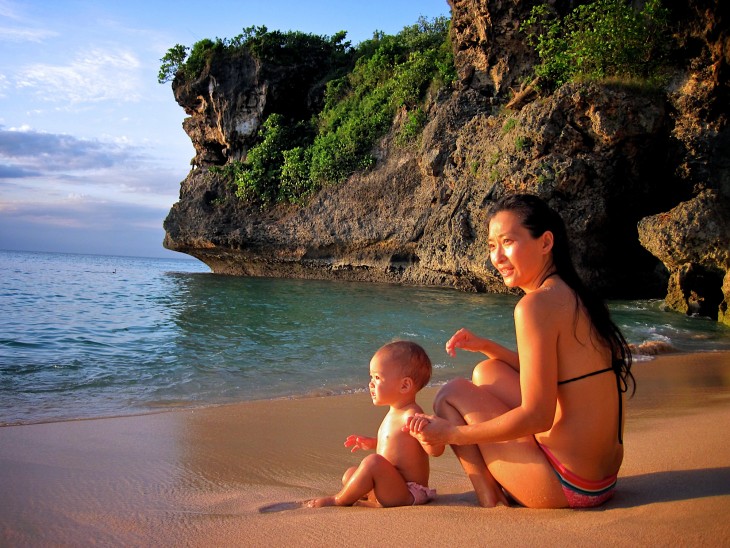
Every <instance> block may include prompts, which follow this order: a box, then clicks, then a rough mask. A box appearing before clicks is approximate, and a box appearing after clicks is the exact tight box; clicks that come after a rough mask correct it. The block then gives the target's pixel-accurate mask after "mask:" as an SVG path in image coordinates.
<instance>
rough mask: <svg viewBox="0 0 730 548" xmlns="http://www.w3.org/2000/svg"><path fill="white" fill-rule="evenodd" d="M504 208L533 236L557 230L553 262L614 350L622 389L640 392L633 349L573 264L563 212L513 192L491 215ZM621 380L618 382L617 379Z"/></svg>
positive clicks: (600, 333)
mask: <svg viewBox="0 0 730 548" xmlns="http://www.w3.org/2000/svg"><path fill="white" fill-rule="evenodd" d="M500 211H511V212H513V213H515V214H516V215H518V216H519V217H520V219H521V220H522V226H524V227H525V228H526V229H527V230H528V231H529V232H530V234H531V235H532V237H533V238H539V237H540V236H542V235H543V234H544V233H545V232H547V231H548V230H549V231H550V232H552V233H553V250H552V251H553V265H554V267H555V272H556V273H557V274H558V276H560V278H561V279H562V280H563V281H564V282H565V283H566V284H568V287H570V288H571V289H572V290H573V292H574V293H575V296H576V308H577V307H578V306H580V303H582V304H583V307H584V308H585V310H586V312H587V314H588V317H589V318H590V320H591V323H592V324H593V328H594V329H595V331H596V332H597V333H598V335H599V336H600V337H601V338H602V339H603V340H604V341H605V342H606V344H608V346H609V348H610V349H611V356H612V360H611V367H612V368H613V370H614V372H615V373H616V378H617V379H618V380H620V385H619V389H620V390H621V391H622V392H626V391H627V390H628V385H629V382H631V386H632V388H633V390H632V394H633V392H635V391H636V380H635V379H634V376H633V374H632V373H631V362H632V357H631V350H630V349H629V345H628V343H627V342H626V339H624V336H623V334H622V333H621V330H620V329H619V328H618V326H617V325H616V324H615V323H614V322H613V320H612V319H611V315H610V313H609V311H608V307H607V306H606V303H605V302H604V301H603V300H602V299H600V298H599V297H598V296H597V295H596V294H595V293H594V292H593V291H591V290H590V289H588V287H586V285H585V284H584V283H583V280H581V278H580V276H578V273H577V272H576V270H575V267H574V266H573V260H572V258H571V256H570V246H569V243H568V233H567V231H566V230H565V223H564V222H563V219H562V218H561V217H560V215H559V214H558V213H557V212H556V211H554V210H553V209H551V208H550V206H548V205H547V204H546V203H545V202H544V201H543V200H541V199H540V198H538V197H537V196H533V195H532V194H512V195H509V196H505V197H503V198H502V199H500V200H499V201H497V202H495V203H494V204H492V206H491V208H490V214H489V218H490V219H491V218H492V217H493V216H494V215H495V214H496V213H499V212H500ZM617 382H618V381H617Z"/></svg>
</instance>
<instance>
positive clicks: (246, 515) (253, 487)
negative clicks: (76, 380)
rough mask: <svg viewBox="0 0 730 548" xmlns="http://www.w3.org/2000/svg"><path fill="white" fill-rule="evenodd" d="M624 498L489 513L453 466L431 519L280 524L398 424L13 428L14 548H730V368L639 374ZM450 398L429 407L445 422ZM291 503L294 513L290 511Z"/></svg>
mask: <svg viewBox="0 0 730 548" xmlns="http://www.w3.org/2000/svg"><path fill="white" fill-rule="evenodd" d="M633 371H634V374H635V376H636V378H637V384H638V387H637V393H636V396H635V397H634V398H633V399H627V405H626V408H627V419H626V429H625V430H626V431H625V444H626V448H627V451H626V457H625V460H624V464H623V466H622V468H621V471H620V473H619V486H618V492H617V494H616V496H615V497H614V499H612V500H611V501H609V502H608V503H607V504H606V505H604V506H602V507H599V508H597V509H593V510H580V511H576V510H529V509H525V508H519V507H517V508H496V509H483V508H479V507H478V506H476V498H475V496H474V494H473V492H472V490H471V485H470V484H469V482H468V480H467V479H466V478H465V477H464V475H463V473H462V472H461V469H460V467H459V465H458V462H457V461H456V459H455V457H454V456H453V453H452V452H451V451H450V450H447V451H446V453H445V454H444V456H442V457H439V458H437V459H431V467H432V472H431V481H430V484H431V486H432V487H435V488H436V489H437V490H438V492H439V496H438V498H437V499H436V501H434V502H432V503H430V504H428V505H425V506H419V507H404V508H392V509H366V508H325V509H303V508H300V509H296V510H285V511H279V512H265V511H262V509H265V508H267V507H269V508H271V506H272V505H281V506H275V508H282V509H284V508H288V507H289V506H287V505H286V503H291V502H293V501H301V500H305V499H308V498H311V497H313V496H319V495H323V494H330V493H332V492H334V491H335V490H337V489H338V486H339V478H340V477H341V475H342V473H343V472H344V470H345V468H347V467H348V466H351V465H353V464H355V463H357V462H359V460H360V459H361V458H362V457H363V455H364V453H361V452H358V453H354V454H351V453H350V452H349V450H347V449H345V448H344V447H343V446H342V443H343V441H344V438H345V437H346V436H347V435H348V434H351V433H359V434H372V430H373V429H374V428H377V425H378V423H379V422H380V419H381V418H382V415H383V409H382V408H379V407H374V406H372V404H371V403H370V401H369V400H368V399H367V398H365V397H363V395H362V394H348V395H335V396H322V397H303V398H291V399H278V400H257V401H251V402H241V403H235V404H224V405H216V406H209V407H203V408H195V409H173V410H164V411H160V412H155V413H151V414H145V415H132V416H125V417H115V418H99V419H84V420H72V421H63V422H53V423H43V424H29V425H19V426H6V427H2V428H0V485H2V486H3V497H0V544H2V545H4V546H20V545H49V544H50V545H83V544H89V543H98V544H113V545H150V544H156V543H158V544H165V545H171V544H184V545H188V546H207V545H248V546H270V545H272V544H286V545H296V546H301V545H312V544H319V545H322V544H325V545H330V544H335V543H337V544H342V543H343V542H345V541H347V543H348V544H353V545H355V546H371V545H373V544H377V545H386V546H395V545H397V546H416V545H422V544H424V543H427V542H443V543H446V542H449V543H452V544H453V543H457V544H460V545H465V546H466V545H484V544H488V545H492V544H506V545H511V546H514V545H525V544H531V543H539V544H540V545H545V544H547V545H552V544H558V543H565V541H566V540H567V539H568V538H570V540H571V544H576V545H578V546H589V545H591V546H594V545H595V544H599V545H604V544H605V545H618V546H629V545H632V546H633V545H636V544H637V543H642V544H651V545H656V544H688V545H689V544H691V545H722V544H723V541H724V542H725V543H727V542H730V525H729V524H728V523H727V515H728V514H729V513H730V457H728V453H727V447H728V444H729V443H730V433H728V431H727V428H726V426H725V425H726V424H728V421H730V352H710V353H691V354H664V355H660V356H658V357H657V358H656V359H654V360H651V361H642V362H638V363H637V364H636V365H635V367H634V369H633ZM435 391H436V388H435V387H429V388H426V389H424V391H422V392H421V393H420V394H419V398H418V400H419V403H420V404H421V405H422V406H423V407H424V410H426V411H427V412H430V409H431V402H432V401H433V396H434V394H435ZM282 503H283V504H282Z"/></svg>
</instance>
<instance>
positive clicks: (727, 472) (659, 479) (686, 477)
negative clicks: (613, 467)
mask: <svg viewBox="0 0 730 548" xmlns="http://www.w3.org/2000/svg"><path fill="white" fill-rule="evenodd" d="M723 495H730V467H726V468H707V469H703V470H672V471H668V472H654V473H651V474H642V475H638V476H626V477H620V478H619V482H618V487H617V489H616V495H615V496H614V498H613V499H612V500H611V501H610V502H609V503H608V505H610V506H612V507H614V508H631V507H634V506H643V505H645V504H651V503H656V502H674V501H680V500H691V499H699V498H705V497H719V496H723Z"/></svg>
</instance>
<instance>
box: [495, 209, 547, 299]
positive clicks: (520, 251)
mask: <svg viewBox="0 0 730 548" xmlns="http://www.w3.org/2000/svg"><path fill="white" fill-rule="evenodd" d="M546 235H550V236H549V237H550V242H549V243H550V244H552V234H551V233H549V232H546V233H545V234H543V235H542V236H540V237H538V238H533V237H532V234H530V232H529V230H527V229H526V228H525V227H524V226H523V225H522V220H521V219H520V218H519V216H517V215H516V214H515V213H513V212H512V211H500V212H499V213H497V214H496V215H494V216H493V217H492V220H491V221H490V222H489V240H488V242H489V259H490V260H491V261H492V264H493V265H494V267H495V268H496V269H497V270H498V271H499V274H500V275H501V276H502V279H503V280H504V284H505V285H506V286H507V287H520V288H522V289H524V290H525V291H529V290H532V289H537V287H538V286H539V282H540V280H541V278H542V276H543V274H544V270H545V265H546V261H547V260H548V258H549V253H550V250H551V249H552V245H550V246H548V247H546V245H545V244H546V241H545V240H546Z"/></svg>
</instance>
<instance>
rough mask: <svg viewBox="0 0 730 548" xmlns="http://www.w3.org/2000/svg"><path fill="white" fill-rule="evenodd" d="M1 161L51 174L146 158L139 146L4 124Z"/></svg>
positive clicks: (0, 139) (0, 129) (0, 132)
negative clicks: (7, 126)
mask: <svg viewBox="0 0 730 548" xmlns="http://www.w3.org/2000/svg"><path fill="white" fill-rule="evenodd" d="M0 161H2V163H3V164H4V166H3V167H5V168H6V169H8V170H12V169H14V170H17V171H18V172H21V171H23V170H25V171H27V172H28V173H33V174H38V173H46V174H49V173H71V172H74V171H88V170H94V169H100V168H109V167H112V166H119V165H124V164H129V163H132V162H140V161H144V159H143V158H142V155H141V153H140V151H139V150H138V149H137V148H136V147H134V146H131V145H127V144H124V143H109V142H102V141H99V140H96V139H79V138H77V137H73V136H71V135H64V134H54V133H44V132H38V131H33V130H30V129H27V128H19V129H5V128H4V127H2V126H0ZM16 176H17V175H16Z"/></svg>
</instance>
